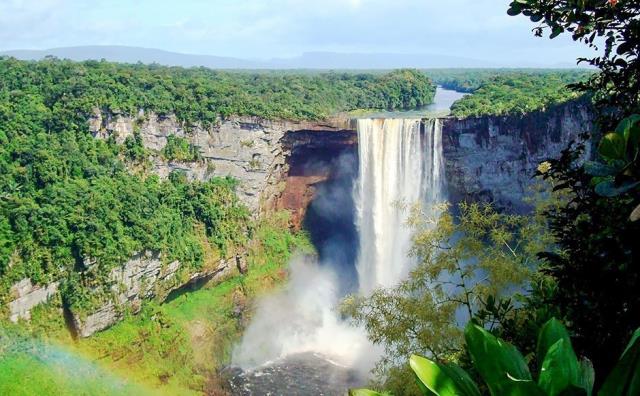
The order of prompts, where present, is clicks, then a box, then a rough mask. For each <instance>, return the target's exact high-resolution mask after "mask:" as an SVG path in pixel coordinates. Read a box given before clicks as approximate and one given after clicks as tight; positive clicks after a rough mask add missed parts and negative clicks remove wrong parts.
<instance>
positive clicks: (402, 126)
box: [354, 119, 444, 294]
mask: <svg viewBox="0 0 640 396" xmlns="http://www.w3.org/2000/svg"><path fill="white" fill-rule="evenodd" d="M422 125H423V123H422V121H421V120H420V119H361V120H358V154H359V160H360V177H359V180H358V184H357V186H356V188H355V189H354V194H355V196H354V201H355V202H356V206H357V227H358V231H359V234H360V257H359V259H358V264H357V271H358V280H359V284H360V292H361V293H364V294H368V293H370V292H371V291H372V290H373V289H375V288H376V287H380V286H382V287H390V286H394V285H396V284H397V283H398V282H399V281H401V280H402V279H403V278H405V277H406V276H407V274H408V272H409V271H410V270H411V268H412V266H413V264H414V263H413V260H412V259H411V258H410V257H409V256H408V253H409V250H410V248H411V229H410V228H409V227H407V225H406V221H407V216H408V212H409V210H408V207H409V206H410V205H413V204H421V205H423V207H426V208H428V207H430V206H432V205H433V204H434V203H438V202H441V201H442V200H443V199H444V195H443V194H444V193H443V191H444V186H443V185H444V183H443V176H444V160H443V156H442V125H441V122H440V120H438V119H432V120H427V121H425V123H424V130H423V129H422V128H421V126H422Z"/></svg>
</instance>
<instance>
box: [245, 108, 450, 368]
mask: <svg viewBox="0 0 640 396" xmlns="http://www.w3.org/2000/svg"><path fill="white" fill-rule="evenodd" d="M358 139H359V143H358V154H359V164H360V169H359V177H358V181H357V183H356V185H355V186H354V191H353V194H354V195H353V202H354V203H355V206H356V208H355V210H356V212H357V213H356V223H357V224H356V226H357V228H358V231H359V245H360V246H359V247H360V249H359V252H360V253H359V258H358V262H357V265H356V266H357V268H356V269H357V275H358V282H359V292H360V293H362V294H368V293H370V292H371V291H372V290H373V289H375V288H376V287H380V286H382V287H391V286H394V285H396V284H397V283H398V282H399V281H401V280H402V279H403V278H404V277H405V276H406V275H407V274H408V272H409V271H410V270H411V268H412V266H413V264H414V262H413V261H412V259H411V258H410V257H409V256H408V253H409V250H410V248H411V242H412V241H411V239H412V233H411V229H410V228H408V227H407V226H406V224H405V223H406V220H407V216H408V211H407V209H406V207H407V206H408V205H413V204H416V203H417V204H422V205H423V207H424V208H427V209H428V208H430V207H432V206H433V205H432V204H433V203H437V202H440V201H442V200H443V199H444V195H443V194H444V193H443V191H444V186H443V184H444V183H443V179H444V161H443V157H442V128H441V123H440V121H439V120H437V119H433V120H426V121H422V120H420V119H362V120H358ZM350 193H351V192H350V191H349V192H347V194H350ZM335 202H341V200H336V201H335ZM337 204H339V203H337ZM331 212H332V213H333V211H331ZM320 264H323V265H319V263H317V262H315V261H314V260H309V258H307V257H302V258H298V259H297V260H293V261H292V262H291V263H290V268H291V273H290V281H289V284H288V285H287V287H286V288H285V289H283V290H281V291H279V292H278V293H275V294H274V295H272V296H268V297H266V298H263V299H262V300H261V302H260V304H259V306H258V309H257V312H256V313H255V315H254V317H253V319H252V322H251V324H250V326H249V327H248V328H247V329H246V331H245V334H244V336H243V340H242V343H241V344H240V345H238V346H237V347H236V348H235V350H234V352H233V362H234V364H237V365H239V366H241V367H243V368H247V369H251V368H256V367H265V365H267V366H268V365H269V364H278V363H277V362H281V361H282V360H280V359H286V358H287V357H290V356H295V355H300V354H304V353H318V354H320V355H322V356H326V357H329V358H331V359H335V361H336V362H338V363H339V364H340V365H343V366H344V367H351V368H359V369H361V370H363V373H367V372H368V371H369V370H370V369H371V368H372V367H371V366H372V365H373V364H374V363H375V362H376V361H377V359H378V357H379V356H380V354H381V350H380V348H378V347H376V346H375V345H372V344H371V343H370V341H369V340H368V339H367V336H366V332H365V330H364V329H362V328H358V327H353V326H351V324H350V323H349V322H348V321H344V320H343V319H342V318H341V317H340V315H339V314H338V313H337V312H336V306H337V304H339V302H340V300H341V298H342V297H344V296H343V295H342V294H341V292H340V290H339V287H338V284H339V282H338V280H339V279H340V277H341V276H344V273H339V272H338V271H336V267H335V266H332V265H331V263H329V262H325V263H320ZM274 362H276V363H274ZM282 367H285V368H284V369H283V370H285V371H286V364H285V365H284V366H282ZM258 374H259V375H261V374H260V372H258ZM363 375H364V374H363Z"/></svg>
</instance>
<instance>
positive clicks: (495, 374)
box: [350, 319, 640, 396]
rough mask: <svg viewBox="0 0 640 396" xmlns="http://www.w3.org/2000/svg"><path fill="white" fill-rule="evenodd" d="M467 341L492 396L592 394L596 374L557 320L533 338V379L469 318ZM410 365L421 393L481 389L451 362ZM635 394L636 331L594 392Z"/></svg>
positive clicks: (639, 380)
mask: <svg viewBox="0 0 640 396" xmlns="http://www.w3.org/2000/svg"><path fill="white" fill-rule="evenodd" d="M465 340H466V345H467V347H468V349H469V352H470V354H471V357H472V360H473V364H474V368H475V369H476V370H477V371H478V372H479V373H480V376H481V377H482V379H483V380H484V381H485V383H486V385H487V387H488V388H489V391H490V393H491V395H493V396H505V395H520V396H558V395H576V396H578V395H584V396H591V394H592V393H593V385H594V379H595V372H594V370H593V366H592V365H591V362H589V360H588V359H584V358H583V359H582V360H578V357H577V356H576V354H575V352H574V351H573V348H572V346H571V339H570V337H569V333H568V332H567V330H566V328H565V327H564V326H563V325H562V324H561V323H560V322H559V321H557V320H556V319H551V320H550V321H548V322H547V323H546V324H545V325H544V326H543V327H542V330H541V331H540V334H539V337H538V347H537V349H538V352H537V353H538V355H539V356H541V357H542V359H541V362H542V363H541V364H540V367H539V372H538V375H537V381H535V380H534V379H533V376H532V374H531V372H530V371H529V367H528V366H527V362H526V361H525V359H524V358H523V356H522V354H520V352H519V351H518V350H517V349H516V348H515V347H514V346H513V345H511V344H509V343H507V342H505V341H503V340H501V339H499V338H496V337H495V336H494V335H492V334H491V333H490V332H488V331H487V330H486V329H484V328H483V327H482V326H478V325H477V324H475V323H473V322H469V324H468V325H467V326H466V329H465ZM410 365H411V369H412V370H413V372H414V373H415V375H416V380H417V382H418V384H419V385H420V388H421V389H422V393H423V394H424V395H426V396H430V395H435V396H480V395H481V391H480V388H479V387H478V386H477V385H476V383H475V382H474V381H473V379H472V378H471V376H470V375H469V374H467V373H466V372H465V371H464V370H463V369H462V368H460V367H458V366H456V365H455V364H452V363H440V362H437V361H435V360H432V359H427V358H424V357H420V356H417V355H413V356H411V359H410ZM639 392H640V329H637V330H636V332H635V333H634V335H633V337H632V338H631V341H629V343H628V344H627V347H626V349H625V351H624V353H623V354H622V357H621V358H620V360H619V361H618V364H617V366H616V368H615V369H614V370H613V372H612V373H611V374H610V375H609V377H608V378H607V380H606V381H605V383H604V385H603V387H602V388H601V389H600V391H599V392H598V395H600V396H631V395H636V394H638V393H639ZM350 395H353V396H358V395H363V396H364V395H369V396H375V395H378V394H377V393H376V392H372V391H367V390H352V391H351V392H350Z"/></svg>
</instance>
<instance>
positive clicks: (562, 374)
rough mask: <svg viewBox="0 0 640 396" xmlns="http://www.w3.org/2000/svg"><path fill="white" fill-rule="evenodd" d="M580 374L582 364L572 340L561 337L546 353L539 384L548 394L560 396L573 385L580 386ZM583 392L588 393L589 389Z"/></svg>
mask: <svg viewBox="0 0 640 396" xmlns="http://www.w3.org/2000/svg"><path fill="white" fill-rule="evenodd" d="M580 376H581V369H580V364H579V363H578V358H577V357H576V353H575V352H574V351H573V348H572V347H571V342H570V341H568V340H566V339H559V340H558V341H557V342H556V343H555V344H553V345H552V346H551V347H550V348H549V350H548V351H547V353H546V355H545V358H544V361H543V363H542V369H541V370H540V378H539V379H538V385H540V388H542V389H543V390H544V391H545V393H546V394H547V395H549V396H558V395H561V394H563V392H564V391H566V390H568V389H570V388H571V387H576V388H579V385H580V384H581V383H582V381H581V378H580ZM581 393H582V394H584V395H586V394H587V390H586V389H582V392H581ZM570 394H575V392H571V393H570Z"/></svg>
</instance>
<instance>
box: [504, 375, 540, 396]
mask: <svg viewBox="0 0 640 396" xmlns="http://www.w3.org/2000/svg"><path fill="white" fill-rule="evenodd" d="M500 388H501V389H502V393H501V394H500V395H501V396H547V394H546V393H544V391H543V390H542V389H541V388H540V387H539V386H538V384H536V383H535V382H533V381H531V380H527V381H516V380H513V379H510V378H509V379H507V380H506V381H504V382H503V383H502V384H500Z"/></svg>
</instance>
